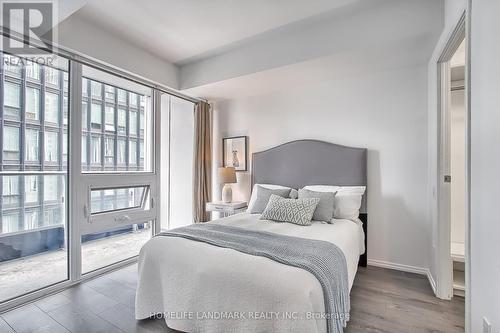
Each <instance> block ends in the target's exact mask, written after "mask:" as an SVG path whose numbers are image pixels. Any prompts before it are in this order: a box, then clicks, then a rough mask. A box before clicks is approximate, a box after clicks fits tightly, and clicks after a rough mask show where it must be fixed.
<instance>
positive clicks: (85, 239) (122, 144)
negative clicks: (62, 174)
mask: <svg viewBox="0 0 500 333" xmlns="http://www.w3.org/2000/svg"><path fill="white" fill-rule="evenodd" d="M82 69H83V73H82V79H81V83H82V94H81V105H82V108H81V113H82V141H81V145H82V147H81V148H82V154H81V156H82V161H81V163H82V168H81V172H82V179H83V180H84V181H85V183H86V184H87V185H88V186H87V189H85V191H88V192H89V193H83V194H84V195H86V197H89V198H90V199H89V201H88V205H89V207H88V210H89V213H88V216H86V217H85V220H84V222H83V226H82V230H83V232H82V237H81V244H82V246H81V258H82V273H83V274H85V273H88V272H91V271H94V270H96V269H99V268H102V267H105V266H107V265H110V264H113V263H115V262H118V261H121V260H125V259H128V258H130V257H133V256H136V255H137V254H138V253H139V250H140V248H141V247H142V245H143V244H144V243H145V242H146V241H147V240H148V239H149V238H150V237H151V236H152V229H153V228H152V223H151V219H152V218H155V217H156V214H155V212H154V209H153V207H152V205H151V198H152V193H153V192H155V187H156V184H155V178H156V173H155V165H154V151H155V150H154V145H153V144H152V143H153V142H154V128H153V124H154V110H153V103H152V101H153V90H152V89H151V88H150V87H147V86H144V85H140V84H137V83H134V82H131V81H129V80H126V79H123V78H119V77H117V76H114V75H111V74H108V73H105V72H102V71H99V70H97V69H94V68H91V67H88V66H83V68H82ZM115 219H121V220H120V221H119V222H117V223H113V221H115ZM109 221H112V222H111V223H109ZM103 245H105V246H106V251H105V252H104V251H102V250H101V247H102V246H103Z"/></svg>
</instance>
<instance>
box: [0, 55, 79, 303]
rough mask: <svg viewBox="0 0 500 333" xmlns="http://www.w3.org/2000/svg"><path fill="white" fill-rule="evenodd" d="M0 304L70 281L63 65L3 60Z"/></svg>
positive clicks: (65, 72)
mask: <svg viewBox="0 0 500 333" xmlns="http://www.w3.org/2000/svg"><path fill="white" fill-rule="evenodd" d="M1 58H2V66H0V68H1V69H0V102H1V103H0V122H1V127H0V140H1V141H0V142H1V146H2V154H0V187H1V188H2V196H1V197H0V214H1V220H0V285H1V286H2V287H1V288H0V302H2V301H6V300H8V299H11V298H13V297H16V296H20V295H22V294H25V293H28V292H31V291H34V290H37V289H39V288H43V287H46V286H48V285H51V284H54V283H57V282H61V281H64V280H66V279H68V251H67V216H68V215H67V205H66V198H67V184H68V177H67V176H68V174H67V169H68V161H67V147H68V145H67V140H68V135H67V134H68V103H67V100H68V70H69V68H68V62H67V61H65V60H64V59H59V61H57V63H55V64H54V67H50V66H44V65H39V64H36V63H33V62H30V61H26V60H24V59H22V58H18V57H15V56H11V55H7V54H1Z"/></svg>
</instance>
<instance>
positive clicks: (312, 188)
mask: <svg viewBox="0 0 500 333" xmlns="http://www.w3.org/2000/svg"><path fill="white" fill-rule="evenodd" d="M339 188H340V186H330V185H308V186H304V189H306V190H309V191H314V192H338V190H339Z"/></svg>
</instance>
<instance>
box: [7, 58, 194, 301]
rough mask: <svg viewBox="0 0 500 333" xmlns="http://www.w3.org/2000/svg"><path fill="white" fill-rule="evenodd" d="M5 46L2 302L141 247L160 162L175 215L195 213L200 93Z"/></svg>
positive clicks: (156, 200)
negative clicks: (33, 58)
mask: <svg viewBox="0 0 500 333" xmlns="http://www.w3.org/2000/svg"><path fill="white" fill-rule="evenodd" d="M0 52H1V50H0ZM0 56H1V60H2V61H1V66H0V124H1V126H0V147H1V148H2V152H1V153H0V188H1V189H2V194H1V196H0V286H1V288H0V310H3V309H6V308H9V307H10V306H15V305H19V304H21V303H22V302H24V301H28V300H31V299H33V298H34V297H39V296H43V295H44V294H46V293H48V292H50V291H55V290H58V289H59V288H62V287H64V286H67V285H68V284H70V283H72V282H74V281H77V280H79V279H81V278H83V277H85V276H92V274H94V272H95V271H97V272H96V273H99V272H100V270H101V269H103V268H108V267H110V266H112V265H115V264H117V263H122V262H123V263H126V262H130V259H133V257H134V256H137V254H138V253H139V250H140V248H141V246H142V245H143V244H144V243H145V242H146V241H147V240H148V239H150V238H151V236H152V235H153V234H154V233H156V232H159V230H160V224H161V223H160V221H159V219H158V214H159V210H160V209H159V207H160V205H161V203H160V189H159V187H160V171H161V173H162V174H166V175H169V177H171V178H173V177H175V179H174V181H173V182H172V184H173V186H174V187H175V188H174V189H170V188H169V189H168V190H167V191H165V193H163V195H164V197H165V198H167V200H169V201H168V202H169V206H170V207H171V216H170V217H175V221H178V222H179V223H182V224H189V223H192V217H191V211H192V197H191V189H192V184H191V175H192V158H193V156H192V142H193V131H194V127H193V103H192V102H188V101H185V100H183V99H180V98H177V97H173V96H171V95H169V94H167V93H160V91H159V90H158V89H156V87H154V85H153V84H150V83H148V82H147V81H143V80H141V79H137V78H130V76H129V75H128V74H124V73H119V75H116V74H113V73H116V71H115V70H110V69H109V68H107V67H104V66H101V65H99V64H95V63H93V62H92V63H91V62H89V63H85V64H84V63H83V62H85V61H83V62H82V63H80V62H77V61H75V60H71V61H70V60H67V59H68V58H72V57H71V55H70V54H63V55H57V56H54V59H57V61H55V62H51V65H44V64H37V63H31V62H30V61H27V60H26V59H23V58H19V57H16V56H12V55H8V54H4V53H0ZM65 57H68V58H65ZM90 63H91V64H92V65H90ZM140 82H143V83H140ZM163 97H166V98H167V101H166V102H165V103H164V101H163ZM164 110H167V111H166V112H164ZM162 114H163V115H162ZM162 117H163V118H164V119H167V127H165V128H163V126H162V123H161V121H160V118H162ZM170 132H171V133H170ZM165 134H166V135H167V137H168V138H170V139H172V141H171V142H166V143H167V145H166V146H165V148H166V149H167V155H168V156H171V159H170V160H169V161H168V163H167V164H162V167H161V168H160V160H161V159H162V158H163V154H160V153H162V152H163V151H162V149H161V147H162V145H163V142H162V140H160V135H161V136H164V135H165ZM174 145H175V148H172V146H174ZM170 150H172V151H171V152H170ZM162 163H163V161H162ZM174 192H175V193H176V196H175V198H174V199H175V200H177V201H175V200H173V201H172V200H171V199H172V198H173V196H171V197H168V194H169V193H174ZM165 220H166V221H167V224H168V221H169V216H165ZM181 220H182V221H183V222H182V221H181ZM176 223H177V222H176ZM172 225H177V224H174V223H173V224H172ZM19 296H23V297H19Z"/></svg>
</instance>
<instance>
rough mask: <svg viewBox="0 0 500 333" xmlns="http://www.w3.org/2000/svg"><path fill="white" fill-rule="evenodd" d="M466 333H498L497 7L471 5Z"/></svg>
mask: <svg viewBox="0 0 500 333" xmlns="http://www.w3.org/2000/svg"><path fill="white" fill-rule="evenodd" d="M471 13H472V18H471V20H472V27H471V33H472V36H471V43H472V45H471V52H472V54H471V62H472V63H471V70H472V75H471V80H472V82H471V87H472V88H471V94H472V95H471V103H472V105H471V132H472V133H471V154H472V156H471V173H472V174H471V196H472V198H471V252H472V253H471V265H472V267H471V302H472V304H471V305H472V313H471V316H472V318H471V324H472V329H471V332H481V331H482V323H481V320H482V317H483V316H485V317H487V318H488V319H489V321H490V322H491V323H492V327H493V332H500V260H499V258H498V257H499V254H500V242H499V240H498V239H499V235H500V223H499V218H498V214H497V212H496V208H497V207H498V203H499V199H500V180H499V177H498V170H500V149H499V147H500V140H499V136H498V133H499V132H500V94H499V91H500V84H499V81H498V77H499V75H500V62H499V61H498V60H499V59H500V43H498V32H499V31H500V20H499V19H498V14H499V13H500V1H497V0H483V1H472V10H471Z"/></svg>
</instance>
